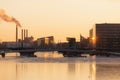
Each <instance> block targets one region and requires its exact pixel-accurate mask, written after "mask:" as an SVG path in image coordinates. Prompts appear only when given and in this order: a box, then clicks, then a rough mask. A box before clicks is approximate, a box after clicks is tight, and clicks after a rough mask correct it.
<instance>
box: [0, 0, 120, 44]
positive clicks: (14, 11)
mask: <svg viewBox="0 0 120 80" xmlns="http://www.w3.org/2000/svg"><path fill="white" fill-rule="evenodd" d="M119 8H120V1H119V0H91V1H90V0H0V9H3V10H5V14H7V15H9V16H10V17H9V19H5V18H2V19H4V20H7V21H8V20H11V18H12V20H13V22H15V23H18V21H19V22H20V23H19V24H17V25H22V28H24V29H28V30H29V35H30V36H31V35H32V36H33V37H34V38H35V39H37V38H40V37H44V36H54V37H55V41H56V42H58V41H66V37H75V38H77V41H79V36H80V34H82V35H83V36H85V37H88V36H89V30H90V29H91V28H92V27H93V25H94V24H96V23H120V10H119ZM0 12H1V10H0ZM3 12H4V11H3ZM0 16H1V14H0ZM12 16H13V17H15V18H16V19H17V20H16V19H15V18H13V17H12ZM6 17H8V16H6ZM15 26H16V25H15V24H13V23H6V22H5V21H3V20H1V19H0V40H2V41H15ZM20 30H21V29H19V38H21V33H20V32H21V31H20Z"/></svg>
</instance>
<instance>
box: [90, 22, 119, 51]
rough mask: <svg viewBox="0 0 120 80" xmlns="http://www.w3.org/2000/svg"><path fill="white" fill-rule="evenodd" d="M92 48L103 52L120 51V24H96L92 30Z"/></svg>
mask: <svg viewBox="0 0 120 80" xmlns="http://www.w3.org/2000/svg"><path fill="white" fill-rule="evenodd" d="M90 46H91V47H92V48H95V49H102V50H113V51H114V50H120V24H108V23H105V24H96V25H95V26H94V27H93V28H92V29H91V30H90Z"/></svg>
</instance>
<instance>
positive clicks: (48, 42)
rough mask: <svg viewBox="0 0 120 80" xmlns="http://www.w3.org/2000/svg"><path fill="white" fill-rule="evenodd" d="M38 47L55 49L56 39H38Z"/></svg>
mask: <svg viewBox="0 0 120 80" xmlns="http://www.w3.org/2000/svg"><path fill="white" fill-rule="evenodd" d="M37 46H38V47H39V48H53V47H54V37H53V36H48V37H42V38H38V39H37Z"/></svg>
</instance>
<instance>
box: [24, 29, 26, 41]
mask: <svg viewBox="0 0 120 80" xmlns="http://www.w3.org/2000/svg"><path fill="white" fill-rule="evenodd" d="M25 33H26V31H25V29H24V40H25V37H26V35H25Z"/></svg>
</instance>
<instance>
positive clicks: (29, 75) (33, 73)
mask: <svg viewBox="0 0 120 80" xmlns="http://www.w3.org/2000/svg"><path fill="white" fill-rule="evenodd" d="M36 55H37V58H27V57H20V56H19V54H18V53H17V54H16V53H14V54H7V55H6V57H5V58H0V80H120V63H119V61H120V58H119V57H109V58H107V57H96V56H93V57H90V56H88V57H76V58H72V57H63V56H62V54H58V53H57V52H54V53H53V52H44V53H40V52H38V53H36Z"/></svg>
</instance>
